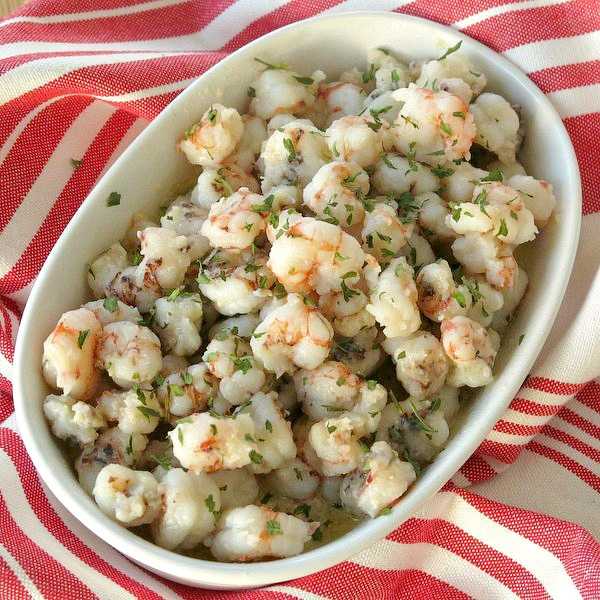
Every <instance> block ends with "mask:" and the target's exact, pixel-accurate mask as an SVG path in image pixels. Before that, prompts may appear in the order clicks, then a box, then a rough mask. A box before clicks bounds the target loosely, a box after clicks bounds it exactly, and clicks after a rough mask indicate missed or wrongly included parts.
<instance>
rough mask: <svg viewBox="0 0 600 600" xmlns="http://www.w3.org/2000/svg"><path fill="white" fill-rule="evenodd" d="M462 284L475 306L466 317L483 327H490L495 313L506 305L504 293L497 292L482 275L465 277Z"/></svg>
mask: <svg viewBox="0 0 600 600" xmlns="http://www.w3.org/2000/svg"><path fill="white" fill-rule="evenodd" d="M462 282H463V285H464V286H466V288H467V289H468V290H469V294H470V295H471V297H472V298H473V305H472V306H471V308H470V309H469V311H468V312H467V313H466V316H467V317H469V318H470V319H473V320H474V321H477V322H478V323H479V324H480V325H482V326H483V327H489V325H490V324H491V322H492V319H493V317H494V315H495V313H496V312H497V311H499V310H500V309H501V308H502V305H503V304H504V296H503V295H502V292H499V291H498V290H495V289H494V288H493V287H492V286H491V285H490V284H489V283H487V281H486V280H485V277H483V276H481V275H473V276H471V277H466V276H464V277H463V278H462Z"/></svg>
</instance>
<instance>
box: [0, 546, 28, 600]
mask: <svg viewBox="0 0 600 600" xmlns="http://www.w3.org/2000/svg"><path fill="white" fill-rule="evenodd" d="M0 595H2V596H3V597H4V598H11V600H29V598H30V597H31V596H30V594H29V592H28V591H27V590H26V589H25V588H24V587H23V585H22V584H21V582H20V580H19V578H18V577H17V576H16V575H15V574H14V572H13V570H12V569H11V568H10V567H9V566H8V563H7V562H6V561H5V560H4V558H2V557H1V556H0Z"/></svg>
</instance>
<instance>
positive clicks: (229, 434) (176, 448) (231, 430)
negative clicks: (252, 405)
mask: <svg viewBox="0 0 600 600" xmlns="http://www.w3.org/2000/svg"><path fill="white" fill-rule="evenodd" d="M253 436H254V423H253V421H252V419H251V418H250V416H249V415H247V414H239V415H236V416H234V417H219V416H217V415H214V414H209V413H196V414H193V415H190V416H189V417H185V418H184V419H180V420H179V421H178V423H177V425H176V427H175V429H173V430H172V431H170V432H169V437H170V438H171V442H172V443H173V453H174V454H175V457H176V458H177V459H178V460H179V462H180V463H181V465H182V466H183V467H184V468H186V469H189V470H190V471H192V472H194V473H200V472H205V473H212V472H213V471H218V470H219V469H239V468H240V467H244V466H246V465H248V464H250V463H251V462H252V460H253V458H254V460H256V454H257V449H256V441H254V437H253Z"/></svg>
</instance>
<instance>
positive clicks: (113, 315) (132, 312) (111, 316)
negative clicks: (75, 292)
mask: <svg viewBox="0 0 600 600" xmlns="http://www.w3.org/2000/svg"><path fill="white" fill-rule="evenodd" d="M81 308H87V309H88V310H91V311H92V312H93V313H94V314H95V315H96V318H97V319H98V321H100V325H102V327H104V326H105V325H108V324H109V323H115V322H116V321H130V322H131V323H137V322H138V321H139V320H140V319H141V318H142V317H141V315H140V311H139V310H138V309H137V308H136V307H135V306H128V305H127V304H125V303H124V302H121V301H120V300H118V299H117V298H114V297H110V296H109V297H108V298H104V299H103V300H94V301H92V302H87V303H86V304H84V305H83V306H82V307H81Z"/></svg>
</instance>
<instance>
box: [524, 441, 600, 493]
mask: <svg viewBox="0 0 600 600" xmlns="http://www.w3.org/2000/svg"><path fill="white" fill-rule="evenodd" d="M527 450H529V451H530V452H534V453H535V454H539V455H540V456H543V457H545V458H547V459H549V460H552V461H554V462H555V463H556V464H558V465H560V466H561V467H564V468H565V469H566V470H567V471H570V472H571V473H572V474H573V475H576V476H577V477H579V479H581V481H583V482H584V483H587V485H589V486H590V487H591V488H593V489H594V490H596V491H597V492H600V477H598V475H596V474H595V473H592V472H591V471H590V470H589V469H587V468H586V467H584V466H583V465H581V464H579V463H578V462H577V461H574V460H573V459H572V458H569V457H568V456H565V455H564V454H562V452H559V451H558V450H554V448H548V447H547V446H544V445H543V444H541V443H539V442H537V441H535V440H533V441H531V442H530V443H529V445H528V446H527Z"/></svg>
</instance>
